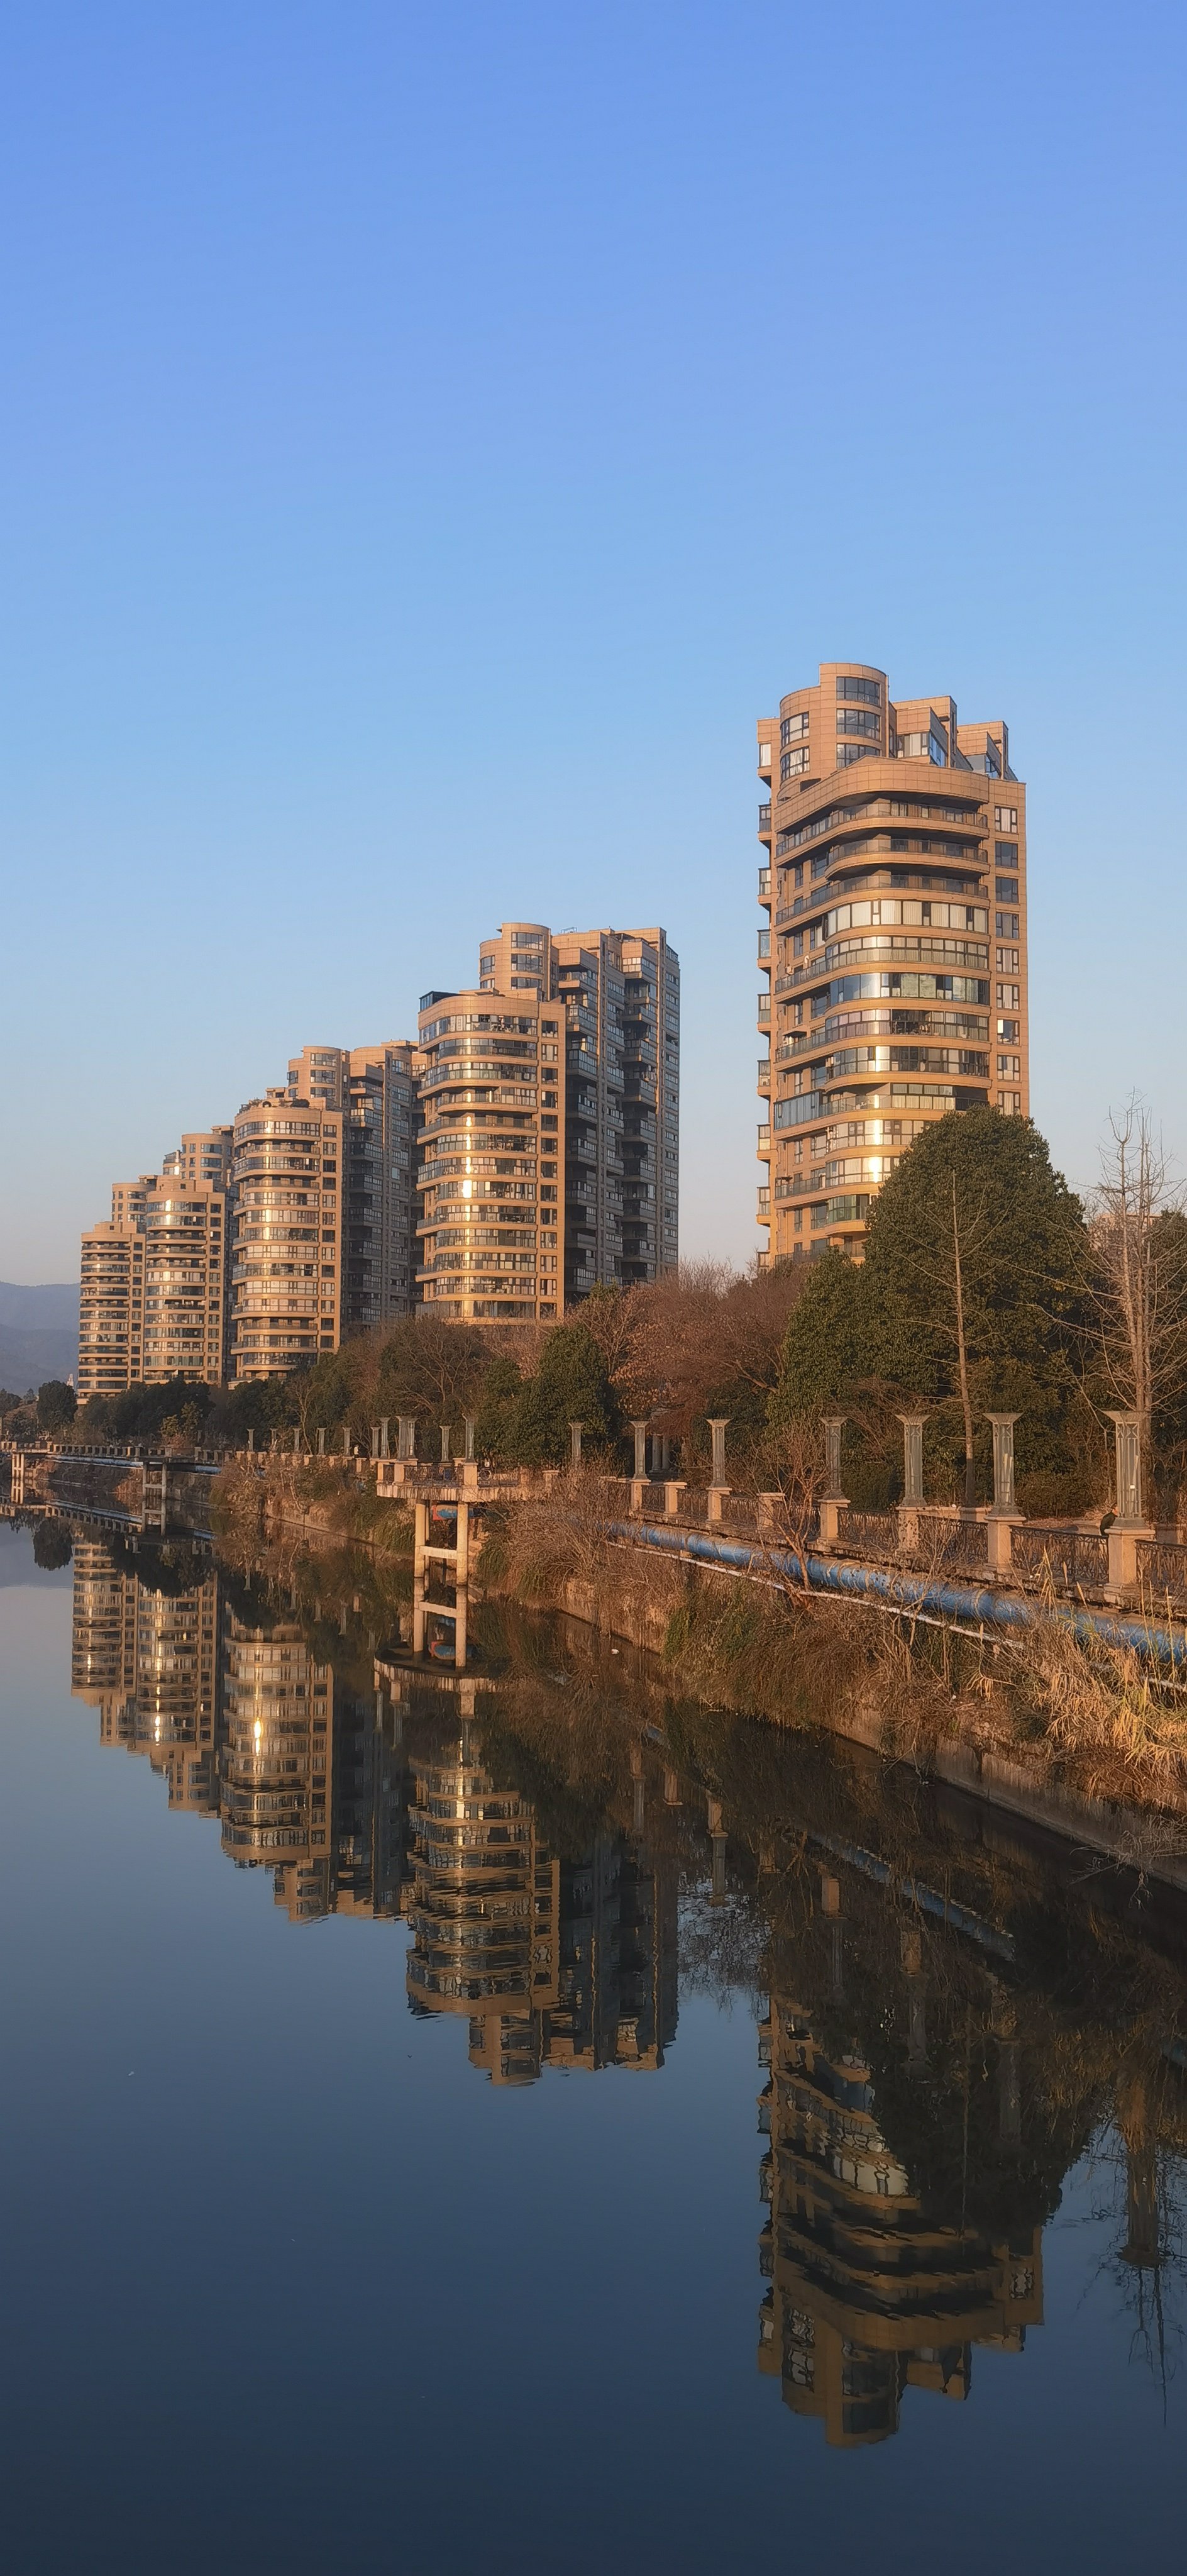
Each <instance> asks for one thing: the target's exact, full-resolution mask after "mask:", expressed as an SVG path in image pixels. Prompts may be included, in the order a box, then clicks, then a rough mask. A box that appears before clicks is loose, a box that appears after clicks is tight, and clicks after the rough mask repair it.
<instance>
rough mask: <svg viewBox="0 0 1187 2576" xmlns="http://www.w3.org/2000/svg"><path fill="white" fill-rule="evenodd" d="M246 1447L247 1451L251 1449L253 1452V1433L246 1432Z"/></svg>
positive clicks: (254, 1439) (254, 1436) (254, 1437)
mask: <svg viewBox="0 0 1187 2576" xmlns="http://www.w3.org/2000/svg"><path fill="white" fill-rule="evenodd" d="M247 1445H248V1448H249V1449H253V1450H254V1448H255V1445H256V1435H255V1433H254V1431H249V1432H248V1435H247Z"/></svg>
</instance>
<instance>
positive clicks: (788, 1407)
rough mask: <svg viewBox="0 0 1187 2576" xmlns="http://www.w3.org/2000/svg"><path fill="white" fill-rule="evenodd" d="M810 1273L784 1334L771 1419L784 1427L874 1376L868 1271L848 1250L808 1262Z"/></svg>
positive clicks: (838, 1400) (845, 1396) (820, 1410)
mask: <svg viewBox="0 0 1187 2576" xmlns="http://www.w3.org/2000/svg"><path fill="white" fill-rule="evenodd" d="M804 1267H805V1268H806V1269H807V1272H808V1276H807V1278H806V1280H805V1282H804V1287H803V1293H802V1295H801V1296H800V1298H799V1300H798V1302H797V1304H796V1305H795V1306H794V1307H793V1309H792V1314H791V1320H790V1322H789V1324H788V1327H787V1331H786V1333H785V1334H784V1337H783V1350H782V1356H781V1362H780V1370H779V1383H778V1385H777V1387H776V1388H775V1392H774V1394H773V1395H772V1398H771V1406H770V1421H771V1427H772V1429H773V1430H779V1429H780V1428H782V1427H785V1426H786V1425H788V1424H790V1423H791V1422H793V1421H799V1420H801V1419H803V1418H804V1417H809V1418H810V1417H812V1416H814V1415H819V1414H821V1413H823V1412H825V1410H826V1409H827V1408H828V1407H829V1406H830V1405H833V1406H835V1405H838V1404H843V1403H845V1402H847V1401H851V1400H852V1398H853V1395H854V1393H855V1391H856V1389H857V1387H858V1386H859V1385H860V1384H861V1383H862V1381H863V1380H864V1379H866V1378H868V1377H870V1376H871V1374H872V1370H873V1359H872V1349H871V1334H870V1317H869V1298H868V1290H867V1282H866V1275H865V1271H864V1269H862V1268H860V1267H859V1266H858V1264H857V1263H856V1262H854V1261H850V1260H849V1259H848V1257H847V1255H846V1254H845V1253H843V1252H826V1253H825V1254H824V1256H823V1258H822V1259H821V1260H820V1261H813V1262H812V1263H811V1264H810V1265H809V1264H805V1265H804Z"/></svg>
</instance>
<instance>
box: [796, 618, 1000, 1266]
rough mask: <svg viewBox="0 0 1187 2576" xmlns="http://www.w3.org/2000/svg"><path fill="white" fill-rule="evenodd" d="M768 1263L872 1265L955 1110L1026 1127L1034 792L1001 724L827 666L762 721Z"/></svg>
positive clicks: (852, 668) (851, 667) (867, 674)
mask: <svg viewBox="0 0 1187 2576" xmlns="http://www.w3.org/2000/svg"><path fill="white" fill-rule="evenodd" d="M758 768H759V776H760V778H761V780H762V781H763V784H764V786H765V787H766V789H767V798H766V801H764V802H763V803H762V804H761V805H760V807H759V838H760V840H761V841H762V842H763V844H764V845H765V859H764V863H763V865H762V866H761V867H760V869H759V880H758V892H759V902H760V904H761V905H762V906H763V908H764V910H765V912H766V916H767V919H766V926H765V928H764V929H762V930H761V931H760V934H759V958H758V963H759V973H760V978H765V979H766V980H765V985H764V986H763V987H762V988H761V989H760V992H759V998H758V1025H759V1034H760V1037H765V1038H766V1039H767V1040H768V1041H769V1050H770V1051H769V1054H768V1055H767V1056H766V1057H764V1058H762V1059H761V1060H760V1063H759V1069H758V1081H759V1091H760V1095H763V1096H764V1097H765V1102H766V1116H765V1117H764V1119H763V1120H762V1123H761V1124H760V1127H759V1158H760V1161H761V1162H762V1163H763V1164H765V1166H766V1171H765V1176H764V1179H763V1182H762V1185H761V1186H760V1189H759V1205H758V1219H759V1224H760V1226H762V1227H765V1228H767V1229H768V1250H767V1252H766V1254H765V1255H760V1259H763V1260H769V1261H788V1260H793V1261H794V1260H803V1259H806V1258H808V1257H810V1256H811V1255H812V1254H814V1253H818V1252H823V1251H825V1250H827V1249H828V1248H829V1247H830V1246H835V1247H837V1248H839V1249H841V1250H845V1251H850V1252H854V1253H859V1252H860V1248H861V1243H862V1240H863V1237H864V1233H865V1225H866V1219H867V1216H868V1213H869V1208H870V1202H871V1199H872V1198H873V1197H875V1196H876V1194H877V1191H878V1189H879V1188H880V1186H881V1183H882V1182H883V1181H884V1180H885V1179H886V1178H887V1177H888V1175H889V1173H890V1172H891V1171H893V1169H894V1167H895V1164H896V1163H897V1161H898V1160H899V1157H900V1155H901V1154H902V1153H903V1152H904V1151H905V1149H906V1147H907V1146H908V1145H910V1144H911V1143H913V1141H914V1139H915V1138H916V1137H917V1136H918V1135H920V1134H921V1133H922V1131H923V1129H924V1128H925V1127H927V1126H928V1125H930V1124H931V1123H932V1122H933V1121H934V1120H936V1119H938V1118H942V1117H944V1116H945V1115H946V1114H947V1113H948V1112H949V1111H950V1110H953V1109H962V1108H972V1107H975V1106H981V1105H984V1104H986V1103H988V1105H989V1106H991V1107H993V1108H997V1109H1000V1110H1002V1111H1003V1112H1004V1113H1006V1114H1007V1115H1012V1116H1019V1115H1021V1116H1025V1115H1027V1114H1028V1113H1029V1106H1030V1095H1029V1062H1028V1006H1027V968H1026V790H1025V787H1024V786H1023V784H1022V782H1021V780H1019V779H1017V778H1015V776H1014V773H1013V770H1012V769H1011V767H1010V759H1009V738H1008V733H1007V728H1006V726H1005V725H1004V724H1003V723H1000V722H997V723H990V724H971V725H965V724H960V723H959V722H958V719H957V711H956V704H955V701H954V700H953V699H952V698H949V697H940V698H918V699H907V700H892V699H891V697H890V693H889V683H888V680H887V676H886V673H885V672H884V671H880V670H878V669H877V668H876V667H875V666H874V665H873V664H870V663H849V662H824V663H822V664H821V665H820V677H819V681H818V683H817V685H816V686H815V687H812V688H805V689H798V690H793V691H792V692H791V694H790V695H789V696H788V697H785V698H783V699H781V701H780V707H779V714H778V716H777V717H772V718H769V719H764V720H763V721H762V722H761V723H760V724H759V727H758Z"/></svg>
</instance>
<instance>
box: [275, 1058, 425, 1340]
mask: <svg viewBox="0 0 1187 2576" xmlns="http://www.w3.org/2000/svg"><path fill="white" fill-rule="evenodd" d="M416 1059H417V1051H416V1048H415V1047H414V1046H413V1045H412V1043H411V1041H410V1040H409V1039H407V1038H402V1039H398V1038H388V1039H385V1040H384V1041H383V1042H382V1043H381V1044H379V1045H377V1046H362V1047H304V1048H303V1049H302V1051H301V1053H300V1055H299V1056H294V1057H293V1058H292V1060H291V1062H290V1064H289V1090H290V1091H291V1092H292V1094H293V1096H294V1098H299V1099H303V1100H310V1101H314V1102H320V1103H321V1105H322V1106H323V1107H324V1108H327V1109H339V1110H341V1111H342V1113H343V1117H344V1120H345V1128H344V1151H345V1169H344V1173H343V1182H342V1195H343V1217H344V1223H345V1232H346V1244H345V1262H344V1269H343V1282H342V1327H343V1331H344V1332H347V1333H350V1332H360V1331H365V1330H366V1329H367V1327H368V1326H370V1325H373V1324H381V1323H385V1322H386V1321H387V1320H388V1318H389V1317H390V1316H392V1315H406V1314H408V1313H409V1312H410V1311H411V1309H412V1307H413V1306H414V1305H415V1304H416V1302H417V1296H416V1257H417V1248H416V1137H417V1129H418V1125H419V1104H418V1101H417V1093H416V1072H417V1060H416Z"/></svg>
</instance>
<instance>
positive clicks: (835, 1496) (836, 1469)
mask: <svg viewBox="0 0 1187 2576" xmlns="http://www.w3.org/2000/svg"><path fill="white" fill-rule="evenodd" d="M848 1419H849V1416H848V1414H846V1413H829V1414H826V1415H825V1417H824V1423H823V1430H824V1492H823V1493H822V1495H821V1497H820V1543H821V1546H822V1547H835V1546H836V1543H837V1540H838V1538H839V1536H840V1527H841V1514H842V1512H847V1511H848V1509H849V1496H848V1494H847V1493H845V1492H844V1490H843V1488H842V1485H841V1433H842V1432H843V1430H844V1428H845V1425H846V1422H847V1421H848Z"/></svg>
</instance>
